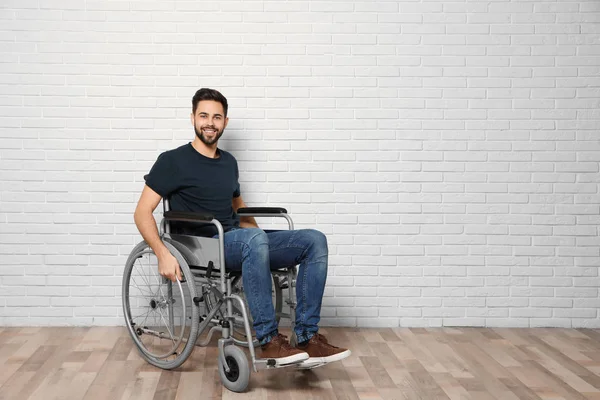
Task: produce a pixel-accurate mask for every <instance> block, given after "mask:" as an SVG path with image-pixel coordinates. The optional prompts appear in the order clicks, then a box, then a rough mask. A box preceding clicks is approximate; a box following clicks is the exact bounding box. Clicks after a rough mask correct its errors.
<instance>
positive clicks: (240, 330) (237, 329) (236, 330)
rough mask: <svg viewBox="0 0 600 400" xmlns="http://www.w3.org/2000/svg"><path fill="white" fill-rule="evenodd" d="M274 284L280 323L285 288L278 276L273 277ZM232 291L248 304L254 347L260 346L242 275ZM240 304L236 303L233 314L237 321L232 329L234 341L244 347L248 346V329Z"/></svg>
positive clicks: (275, 305)
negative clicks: (282, 286) (246, 328)
mask: <svg viewBox="0 0 600 400" xmlns="http://www.w3.org/2000/svg"><path fill="white" fill-rule="evenodd" d="M272 284H273V306H274V307H275V319H276V321H277V324H278V325H279V320H280V319H281V313H282V309H283V289H282V288H281V284H280V282H279V279H278V278H277V277H274V276H273V277H272ZM232 292H233V293H234V294H237V295H239V296H240V297H241V298H242V299H243V300H244V304H245V305H246V314H247V315H248V323H249V324H250V329H251V330H252V345H253V346H254V347H257V346H258V339H256V333H255V332H254V329H253V327H252V325H253V322H254V321H253V319H252V314H251V313H250V307H248V300H247V299H246V294H245V293H244V287H243V285H242V279H241V277H240V278H239V279H238V280H236V282H235V283H234V284H233V286H232ZM238 307H239V306H238V304H237V303H234V307H233V316H234V318H235V321H234V323H233V329H232V331H231V333H232V335H231V336H232V338H233V341H234V343H235V344H236V345H238V346H242V347H248V339H247V337H246V330H245V328H244V323H243V319H242V313H241V311H240V310H239V309H238Z"/></svg>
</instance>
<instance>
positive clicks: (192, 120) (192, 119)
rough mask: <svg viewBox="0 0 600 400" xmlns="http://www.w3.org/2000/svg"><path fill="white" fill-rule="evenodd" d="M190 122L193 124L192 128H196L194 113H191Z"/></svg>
mask: <svg viewBox="0 0 600 400" xmlns="http://www.w3.org/2000/svg"><path fill="white" fill-rule="evenodd" d="M190 122H191V123H192V126H194V113H193V112H192V113H190Z"/></svg>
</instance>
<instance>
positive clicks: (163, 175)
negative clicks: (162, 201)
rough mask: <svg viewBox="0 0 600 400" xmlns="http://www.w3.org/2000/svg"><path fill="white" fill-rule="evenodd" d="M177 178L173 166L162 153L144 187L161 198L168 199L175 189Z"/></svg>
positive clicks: (166, 155)
mask: <svg viewBox="0 0 600 400" xmlns="http://www.w3.org/2000/svg"><path fill="white" fill-rule="evenodd" d="M177 176H178V174H177V171H176V168H175V165H173V162H172V160H171V157H169V155H168V154H167V153H162V154H161V155H159V156H158V158H157V159H156V162H155V163H154V165H153V166H152V169H150V172H149V173H148V176H147V177H146V185H148V187H150V189H152V190H154V191H155V192H156V193H158V194H159V195H161V196H162V197H168V196H169V195H170V194H171V193H173V192H174V191H175V190H176V189H177V179H175V178H176V177H177Z"/></svg>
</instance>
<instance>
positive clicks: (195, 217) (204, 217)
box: [163, 211, 214, 222]
mask: <svg viewBox="0 0 600 400" xmlns="http://www.w3.org/2000/svg"><path fill="white" fill-rule="evenodd" d="M163 216H164V218H165V219H166V220H167V221H188V222H211V221H212V220H213V219H214V217H213V216H212V215H210V214H202V213H196V212H186V211H167V212H165V213H164V214H163Z"/></svg>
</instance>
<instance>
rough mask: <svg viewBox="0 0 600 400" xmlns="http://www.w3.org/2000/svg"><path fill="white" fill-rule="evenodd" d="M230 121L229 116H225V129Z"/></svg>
mask: <svg viewBox="0 0 600 400" xmlns="http://www.w3.org/2000/svg"><path fill="white" fill-rule="evenodd" d="M228 123H229V117H225V124H224V125H223V129H225V128H227V124H228Z"/></svg>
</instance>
